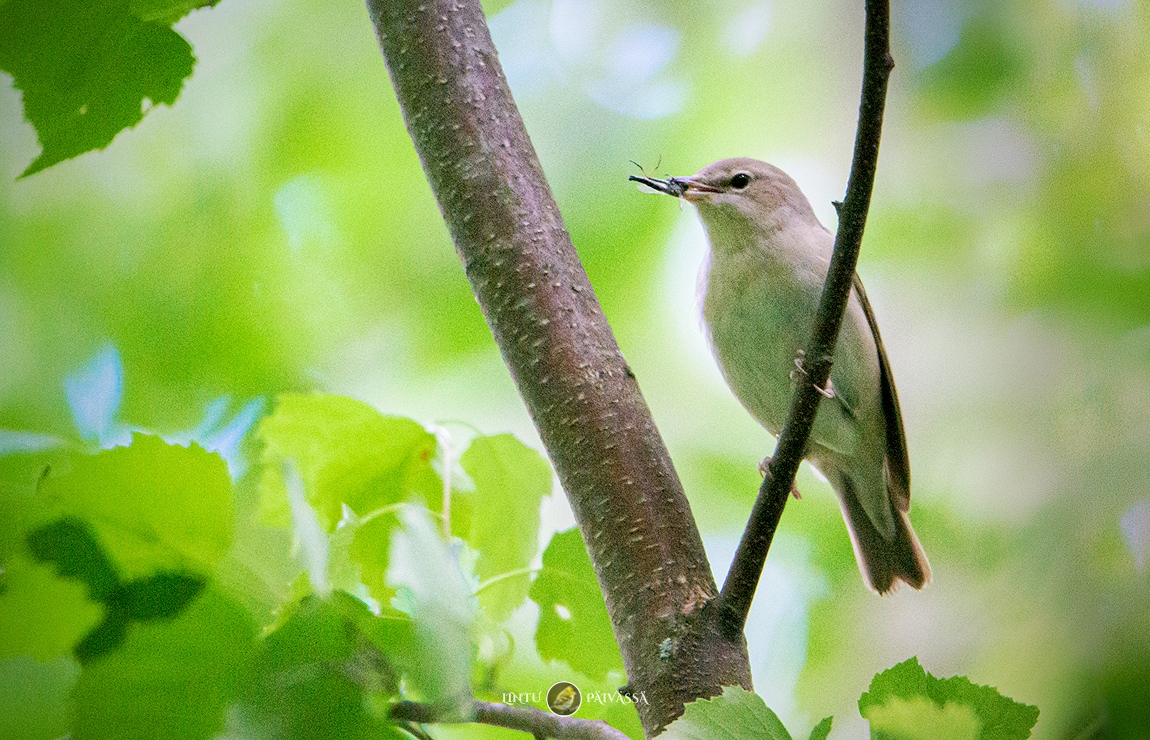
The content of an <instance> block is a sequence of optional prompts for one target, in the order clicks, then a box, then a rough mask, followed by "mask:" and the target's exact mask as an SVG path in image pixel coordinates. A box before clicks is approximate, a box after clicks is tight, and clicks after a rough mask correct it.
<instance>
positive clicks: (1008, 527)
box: [0, 0, 1150, 739]
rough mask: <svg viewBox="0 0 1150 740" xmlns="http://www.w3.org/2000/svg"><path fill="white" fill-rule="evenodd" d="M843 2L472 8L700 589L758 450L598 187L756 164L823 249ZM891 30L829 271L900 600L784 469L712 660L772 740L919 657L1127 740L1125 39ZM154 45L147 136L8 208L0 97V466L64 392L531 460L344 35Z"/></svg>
mask: <svg viewBox="0 0 1150 740" xmlns="http://www.w3.org/2000/svg"><path fill="white" fill-rule="evenodd" d="M861 5H862V4H861V3H859V2H852V3H846V2H829V1H828V0H817V1H814V2H790V3H787V2H782V1H781V0H773V1H772V0H709V1H704V0H696V1H694V2H687V1H686V0H683V1H681V2H670V1H668V2H654V1H648V2H641V1H639V0H626V1H620V2H609V1H608V0H518V2H514V3H509V2H491V3H488V4H487V10H488V12H489V17H490V21H491V27H492V32H493V35H494V37H495V40H496V44H497V45H498V47H499V49H500V58H501V61H502V62H503V65H504V67H505V69H506V71H507V74H508V77H509V79H510V82H511V86H512V89H513V91H514V93H515V95H516V99H517V101H518V103H519V105H520V108H521V110H522V113H523V116H524V119H525V121H526V124H527V127H528V130H529V132H530V133H531V136H532V139H533V141H534V143H535V146H536V148H537V149H538V152H539V155H540V158H541V160H542V163H543V166H544V169H545V170H546V172H547V174H548V177H549V178H550V181H551V184H552V187H553V188H554V191H555V194H556V197H557V198H558V200H559V203H560V206H561V208H562V211H563V214H564V217H565V218H566V221H567V225H568V227H569V229H570V230H571V233H572V236H573V238H574V241H575V244H576V246H577V247H578V249H579V252H580V255H581V256H582V258H583V261H584V264H585V265H586V268H587V271H588V273H589V274H590V277H591V280H592V283H593V284H594V285H595V288H596V291H597V293H598V295H599V298H600V300H601V301H602V303H603V306H604V309H605V311H606V313H607V316H608V317H609V319H610V321H611V323H612V326H613V327H614V329H615V331H616V334H617V336H618V339H619V342H620V344H621V346H622V348H623V351H624V353H625V354H626V355H627V357H628V360H629V361H630V363H631V365H632V367H633V368H634V369H635V371H636V373H637V375H638V378H639V381H640V384H641V386H642V388H643V390H644V393H645V395H646V397H647V400H648V402H649V403H650V405H651V407H652V410H653V412H654V414H655V417H656V420H657V422H658V423H659V426H660V429H661V430H662V432H663V434H664V436H665V438H666V440H667V443H668V445H669V446H670V449H671V453H672V456H673V458H674V460H675V462H676V465H677V467H678V469H679V472H680V474H681V476H682V478H683V480H684V483H685V485H686V487H687V491H688V494H689V496H690V498H691V501H692V505H693V507H694V510H695V514H696V516H697V517H698V519H699V524H700V527H701V529H702V531H703V533H704V537H705V540H706V542H707V545H708V551H709V552H710V554H711V556H712V565H713V566H714V568H715V569H716V572H717V573H718V574H719V577H720V578H721V575H722V573H723V572H725V568H726V565H727V563H728V562H729V560H730V557H731V553H732V552H733V549H734V544H735V542H736V541H737V536H738V532H739V530H740V528H741V525H742V522H743V521H744V519H745V517H746V513H747V510H748V508H749V506H750V502H751V500H752V497H753V495H754V492H755V490H756V487H757V480H758V478H757V473H756V470H755V464H756V463H757V462H758V460H759V459H760V458H761V457H762V456H763V455H765V454H767V453H768V452H769V451H770V448H771V444H772V442H771V440H770V438H769V437H768V435H767V434H766V433H765V432H764V431H762V430H761V429H759V428H758V427H757V426H756V425H755V424H754V423H753V422H752V421H751V420H750V419H749V417H747V416H746V414H745V413H744V412H743V411H742V410H741V409H740V408H739V406H738V404H737V402H736V401H735V400H734V399H733V397H732V396H731V395H730V393H729V392H728V391H727V389H726V388H725V386H724V385H723V382H722V379H721V377H720V376H719V374H718V371H717V370H716V369H715V367H714V364H713V362H712V361H711V359H710V356H709V353H708V350H707V347H706V342H705V339H704V338H703V335H702V333H701V331H700V328H699V322H698V320H697V318H696V307H695V278H696V274H697V270H698V266H699V264H700V262H701V261H702V258H703V252H704V243H703V240H702V232H701V229H700V227H699V226H698V225H697V223H696V219H695V217H694V214H693V213H692V212H691V209H690V208H687V209H685V210H680V209H679V208H677V207H676V204H675V203H674V202H672V201H671V200H670V199H666V198H656V197H653V196H646V195H642V194H640V193H638V192H636V191H635V190H634V189H633V188H632V187H630V186H629V184H628V183H627V180H626V177H627V175H628V174H632V173H635V172H637V170H636V168H635V166H634V165H633V164H631V163H630V162H629V160H634V161H636V162H638V163H639V164H640V165H642V166H643V167H645V168H646V169H647V170H648V171H650V172H651V173H653V174H657V175H663V174H665V173H666V174H675V175H684V174H689V173H691V172H693V171H694V170H696V169H698V168H699V167H701V166H703V165H705V164H707V163H709V162H711V161H713V160H716V159H719V158H722V157H727V156H754V157H758V158H762V159H766V160H769V161H771V162H773V163H775V164H777V165H779V166H781V167H782V168H783V169H785V170H787V171H788V172H789V173H790V174H791V175H792V176H794V177H795V178H796V179H797V180H798V182H799V184H800V185H801V186H802V187H803V189H804V191H805V192H806V193H807V195H808V196H809V197H810V199H811V201H812V202H813V203H814V205H815V208H816V211H817V212H818V214H819V215H820V217H821V218H822V219H823V221H824V223H826V224H827V225H828V226H829V227H831V228H833V227H834V210H833V208H832V207H831V205H830V202H831V201H832V200H834V199H838V198H841V196H842V192H843V188H844V184H845V181H846V176H847V172H848V167H849V162H850V156H851V147H852V143H853V136H854V127H855V116H856V111H857V96H858V87H859V80H860V74H861V69H860V66H861V28H862V10H861ZM892 12H893V45H894V49H893V52H894V56H895V59H896V63H897V67H896V69H895V72H894V76H893V77H892V81H891V89H890V95H889V99H888V104H887V118H886V126H885V132H884V138H883V149H882V157H881V160H880V163H879V174H878V180H877V183H876V188H875V196H874V202H873V206H872V211H871V219H870V223H869V225H868V229H867V238H866V240H865V242H864V246H863V252H862V258H861V262H860V265H859V272H860V274H861V275H862V277H863V279H864V280H865V281H866V284H867V287H868V292H869V294H870V297H871V300H872V302H873V303H874V305H875V310H876V313H877V315H878V318H879V322H880V324H881V326H882V329H883V337H884V340H885V342H886V345H887V347H888V350H889V353H890V356H891V362H892V365H893V367H894V372H895V377H896V379H897V383H898V389H899V395H900V398H901V400H902V405H903V413H904V416H905V420H906V425H907V432H908V436H909V440H910V453H911V464H912V470H913V473H914V488H913V494H914V497H913V500H914V509H913V514H912V516H913V520H914V522H915V526H916V529H917V530H918V532H919V535H920V537H921V540H922V542H923V544H924V547H925V548H926V550H927V552H928V554H929V555H930V557H931V562H932V565H933V568H934V583H933V584H932V585H931V586H930V588H929V589H927V590H925V591H923V592H921V593H912V592H903V593H899V594H897V595H895V596H892V597H888V598H883V599H880V598H878V597H876V596H874V595H872V594H871V593H870V592H868V591H866V590H865V589H864V588H863V586H862V583H861V580H860V578H859V576H858V573H857V570H856V568H855V565H854V561H853V556H852V554H851V551H850V545H849V542H848V540H847V536H846V532H845V528H844V527H843V525H842V522H841V518H840V515H839V511H838V507H837V505H836V503H835V502H834V500H833V496H832V494H831V492H830V489H829V487H827V486H826V485H825V484H824V483H822V482H820V481H819V480H818V479H817V478H816V477H815V476H814V475H813V474H812V473H811V471H810V470H809V469H805V468H804V471H803V472H802V473H801V475H800V480H799V486H800V488H801V489H802V490H803V492H804V494H806V495H805V496H804V498H803V500H802V501H799V502H792V504H791V505H790V506H789V507H788V511H787V515H786V517H785V518H784V521H783V524H782V528H781V534H780V536H779V539H778V541H777V544H776V548H775V550H774V551H773V552H772V556H771V560H770V562H769V563H768V566H767V574H766V576H765V578H764V582H763V586H762V588H761V589H760V594H759V599H758V601H757V602H756V606H755V610H754V611H753V613H752V618H751V625H750V628H749V631H748V637H749V640H750V646H751V654H752V662H753V670H754V676H755V683H756V688H757V689H758V691H759V693H761V694H762V695H763V696H764V698H766V700H767V702H768V704H770V705H771V706H772V707H773V708H775V709H776V710H777V711H779V713H780V715H781V716H782V717H783V719H784V720H785V721H786V722H787V724H788V726H791V725H792V724H793V725H795V726H800V727H801V726H804V723H805V725H806V726H809V724H810V723H812V722H813V721H815V720H817V719H819V718H821V717H822V716H825V715H826V714H830V713H832V712H833V713H834V714H835V715H836V720H835V730H834V732H833V733H832V735H831V737H832V738H861V737H865V736H866V732H867V731H866V724H865V722H864V721H863V720H862V719H861V718H859V717H858V710H857V707H856V701H857V698H858V695H859V693H860V692H861V691H862V690H864V689H865V688H866V686H867V684H868V683H869V681H870V678H871V676H873V674H874V673H875V672H876V671H879V670H882V669H884V668H887V667H889V666H891V665H893V664H894V663H896V662H898V661H900V660H903V659H905V658H906V657H909V656H911V655H918V656H919V658H920V660H921V662H922V663H923V665H924V666H925V667H926V668H927V669H928V670H930V671H931V672H932V673H934V674H935V675H939V676H949V675H953V674H965V675H968V676H969V677H970V678H971V679H972V680H973V681H975V682H976V683H987V684H992V685H996V686H998V687H999V688H1000V689H1001V691H1002V692H1003V693H1004V694H1006V695H1008V696H1010V697H1013V698H1014V699H1017V700H1019V701H1022V702H1026V703H1031V704H1036V705H1038V706H1039V707H1040V709H1041V712H1042V714H1041V716H1040V718H1039V721H1038V725H1037V727H1036V729H1035V737H1038V738H1067V739H1073V738H1091V737H1108V736H1109V737H1123V738H1126V737H1129V738H1144V737H1150V129H1148V124H1150V54H1148V52H1147V49H1148V48H1150V5H1148V4H1147V3H1146V2H1143V1H1141V0H1031V1H1030V2H1024V1H1023V0H1008V1H1006V2H995V1H991V0H973V1H969V2H963V1H961V0H920V1H918V2H910V1H909V0H896V1H895V2H894V3H893V8H892ZM176 29H177V30H178V31H179V32H180V33H181V34H183V35H184V36H185V37H186V38H187V39H188V40H189V41H190V42H191V44H192V45H193V47H194V49H195V53H196V56H197V57H198V63H197V66H196V70H195V73H194V75H193V77H192V78H191V79H190V81H189V82H188V83H187V85H186V86H185V89H184V92H183V94H182V95H181V97H180V99H179V100H178V101H177V103H176V104H175V105H174V106H173V107H171V108H168V107H162V106H161V107H158V108H156V109H154V110H153V111H152V112H150V113H149V114H148V115H147V117H146V118H145V119H144V121H143V122H142V123H141V124H140V125H139V126H137V127H136V129H134V130H132V131H128V132H125V133H123V134H121V135H120V136H119V137H118V138H117V139H116V140H115V141H114V143H113V144H112V145H111V146H109V147H108V148H107V149H106V150H105V151H103V152H97V153H90V154H86V155H84V156H82V157H80V158H78V159H76V160H72V161H68V162H64V163H62V164H60V165H57V166H55V167H52V168H51V169H49V170H46V171H44V172H42V173H39V174H37V175H34V176H32V177H30V178H27V179H24V180H16V179H15V178H16V176H17V175H18V174H19V173H20V172H21V171H23V169H24V168H25V167H26V166H27V165H28V163H29V162H30V161H32V159H33V158H34V157H35V156H36V154H37V152H38V147H37V144H36V137H35V133H34V131H33V130H32V129H31V127H30V126H28V125H26V124H25V123H24V122H23V120H22V113H21V105H20V96H19V94H18V93H17V92H16V91H14V90H13V88H12V85H11V79H10V78H9V77H7V76H3V75H0V429H4V430H16V431H27V432H35V433H40V434H50V435H55V436H58V437H64V438H69V439H72V438H77V437H79V436H83V435H89V436H92V435H97V436H99V433H100V432H101V430H98V429H96V430H93V429H92V428H91V423H88V422H86V421H85V418H83V417H84V415H83V413H80V412H77V411H74V410H73V409H76V408H82V407H83V406H84V404H83V403H79V404H77V403H75V402H74V403H73V404H72V408H70V406H69V401H68V397H67V394H66V393H65V385H66V381H67V380H68V379H69V378H71V381H70V383H68V385H69V387H71V388H73V389H77V388H79V389H80V390H79V391H76V392H77V393H81V392H82V391H83V389H84V388H92V387H98V385H99V384H98V383H97V384H96V385H95V386H93V385H91V384H88V385H85V383H84V378H85V377H89V378H90V377H92V376H93V374H95V375H97V376H98V375H99V374H100V373H104V376H105V377H109V378H111V380H110V381H109V382H111V383H113V384H115V383H121V384H122V389H123V391H122V402H121V403H120V406H119V407H118V412H117V414H116V418H117V419H118V420H119V423H121V424H123V425H130V426H134V427H142V428H148V429H153V430H156V431H160V432H164V433H172V432H175V431H177V430H181V429H189V428H194V427H196V426H197V425H201V424H203V423H204V421H205V416H206V415H210V413H209V412H211V413H217V414H218V413H222V411H221V407H220V404H221V403H223V405H224V406H228V407H229V408H230V410H231V412H232V413H235V412H236V411H237V410H239V409H241V408H244V409H245V410H246V412H247V413H249V414H251V413H256V412H257V411H258V409H259V408H261V406H260V400H261V399H263V401H264V403H265V404H270V401H271V399H272V398H274V396H275V395H276V394H278V393H281V392H284V391H289V390H303V389H321V390H326V391H331V392H335V393H343V394H347V395H350V396H353V397H356V398H359V399H363V400H366V401H368V402H370V403H371V404H373V405H375V406H376V407H377V408H379V409H381V410H382V411H384V412H385V413H391V414H406V415H410V416H412V417H414V418H416V419H418V420H420V421H422V422H424V423H428V424H430V423H435V422H444V421H448V420H465V421H467V422H469V423H471V424H474V425H476V426H478V427H479V428H481V429H482V430H483V431H485V432H490V433H495V432H500V431H513V432H515V433H516V434H517V435H519V436H520V437H521V438H523V439H526V440H530V441H531V442H532V443H533V444H535V445H536V446H538V440H537V437H536V436H535V433H534V431H533V429H532V427H531V424H530V420H529V419H528V417H527V414H526V412H525V411H524V409H523V407H522V405H521V403H520V401H519V399H518V397H517V395H516V392H515V389H514V386H513V385H512V383H511V381H510V379H509V377H508V374H507V372H506V370H505V368H504V366H503V364H502V362H501V360H500V358H499V354H498V351H497V350H496V348H495V346H494V344H493V342H492V340H491V337H490V335H489V333H488V330H487V328H486V326H485V324H484V322H483V317H482V315H481V313H480V311H479V309H478V307H477V306H476V304H475V301H474V300H473V298H472V296H471V293H470V289H469V287H468V285H467V283H466V280H465V278H464V276H463V272H462V270H461V269H460V266H459V263H458V260H457V258H456V256H455V254H454V251H453V249H452V247H451V244H450V241H449V240H448V237H447V234H446V230H445V229H444V227H443V224H442V221H441V219H440V216H439V213H438V210H437V208H436V205H435V202H434V200H433V198H432V197H431V194H430V192H429V189H428V187H427V184H426V181H425V180H424V177H423V173H422V171H421V169H420V166H419V162H418V159H417V157H416V155H415V153H414V151H413V149H412V147H411V144H410V141H409V140H408V137H407V134H406V132H405V130H404V128H403V122H402V119H401V117H400V113H399V109H398V106H397V104H396V102H395V98H394V95H393V93H392V90H391V86H390V83H389V81H388V78H387V72H386V69H385V67H384V64H383V61H382V58H381V56H380V53H379V49H378V47H377V44H376V40H375V37H374V35H373V32H372V29H371V26H370V23H369V21H368V18H367V14H366V12H365V9H364V8H363V6H362V4H361V3H358V2H346V3H329V2H319V1H318V0H299V1H298V2H270V1H269V0H255V1H254V2H237V1H236V0H223V2H222V3H221V4H220V5H219V6H218V7H216V8H214V9H210V10H203V11H197V12H194V13H193V14H191V15H190V16H189V17H187V18H185V19H184V20H183V21H181V22H180V23H179V24H177V26H176ZM73 395H74V394H73ZM224 396H227V397H228V399H230V400H227V401H223V402H219V401H217V399H220V398H221V397H224ZM105 400H106V399H105ZM100 402H101V401H100V399H99V398H97V399H95V400H92V399H88V401H87V403H88V404H89V405H91V404H93V403H94V404H96V405H97V406H99V404H100ZM213 402H215V404H216V405H215V406H214V407H213V406H212V404H213ZM253 404H254V405H253ZM264 407H265V408H266V406H264ZM212 409H214V411H213V410H212ZM105 411H106V409H105ZM95 415H96V416H97V417H98V416H99V414H98V413H96V414H95ZM103 431H104V432H107V431H108V430H103ZM550 509H551V510H549V511H548V512H547V515H548V517H549V519H550V522H551V524H552V525H553V526H555V527H561V526H564V525H565V523H566V522H567V521H569V519H568V517H569V513H567V512H566V511H564V508H563V506H562V505H561V504H555V505H552V506H550ZM52 680H58V681H65V680H66V677H63V678H61V677H57V678H55V679H52Z"/></svg>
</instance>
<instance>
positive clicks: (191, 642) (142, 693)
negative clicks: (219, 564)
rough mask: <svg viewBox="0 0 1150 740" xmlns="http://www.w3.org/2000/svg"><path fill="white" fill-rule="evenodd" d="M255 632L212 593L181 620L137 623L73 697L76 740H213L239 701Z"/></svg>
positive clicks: (86, 673)
mask: <svg viewBox="0 0 1150 740" xmlns="http://www.w3.org/2000/svg"><path fill="white" fill-rule="evenodd" d="M255 634H256V627H255V624H254V623H253V622H252V620H251V618H250V617H249V615H248V614H247V612H246V611H244V609H243V608H242V607H240V606H239V605H238V604H237V603H236V602H234V601H233V600H232V599H231V598H229V597H227V596H224V595H222V594H220V593H219V592H217V591H216V590H214V589H212V588H210V587H209V588H208V589H206V590H205V591H204V592H203V593H201V594H200V595H199V596H198V597H197V598H196V599H195V600H194V601H193V602H192V603H191V604H189V605H188V607H187V608H186V609H184V610H183V611H182V612H180V614H179V615H178V616H176V617H175V618H173V619H158V620H151V621H147V622H137V623H133V624H131V625H130V626H129V627H128V630H127V635H126V637H125V639H124V642H123V645H122V646H121V647H120V648H119V649H117V650H115V651H113V652H111V653H109V654H107V655H106V656H104V657H102V658H100V659H99V660H94V661H91V662H89V663H87V664H85V666H84V669H83V671H82V672H81V673H80V678H79V680H78V681H77V683H76V688H75V691H74V693H73V727H72V738H73V740H87V739H88V738H92V739H93V740H96V739H102V738H109V737H117V738H151V739H154V740H185V739H186V740H196V739H199V738H210V737H213V736H215V735H216V734H217V733H219V732H220V731H221V730H222V729H223V727H224V713H225V711H226V709H227V708H228V706H229V705H230V704H231V703H232V702H233V701H234V699H235V698H236V696H237V695H238V693H239V688H240V685H241V683H242V678H243V676H244V673H245V671H246V670H247V668H248V665H249V660H250V658H251V655H252V650H253V648H254V645H255V642H254V641H255Z"/></svg>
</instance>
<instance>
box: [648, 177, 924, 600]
mask: <svg viewBox="0 0 1150 740" xmlns="http://www.w3.org/2000/svg"><path fill="white" fill-rule="evenodd" d="M630 179H632V180H635V181H637V182H639V183H640V185H641V186H644V187H646V188H650V189H653V190H655V191H658V192H661V193H664V194H667V195H672V196H675V197H677V198H681V199H682V200H685V201H687V202H689V203H691V204H693V205H694V206H695V208H696V210H697V212H698V215H699V218H700V220H701V221H702V223H703V228H704V231H705V232H706V236H707V242H708V245H709V247H710V249H709V254H708V258H707V260H706V262H705V263H704V266H703V270H704V272H703V274H702V275H701V278H700V288H701V290H702V313H703V324H704V326H705V328H706V332H707V336H708V339H709V341H710V345H711V350H712V352H713V354H714V356H715V359H716V360H717V362H718V365H719V368H720V370H721V371H722V374H723V377H724V379H725V380H726V382H727V385H728V386H729V387H730V388H731V390H732V391H733V393H734V394H735V396H736V397H737V398H738V400H739V401H740V403H741V404H742V405H743V407H744V408H745V409H746V410H747V411H748V412H749V413H750V414H751V416H752V417H754V419H755V420H756V421H758V422H759V424H761V425H762V426H763V427H765V428H766V429H767V431H768V432H770V433H771V434H772V435H775V436H777V435H778V434H779V431H780V429H781V428H782V426H783V422H784V420H785V419H786V416H787V412H788V410H789V407H790V397H791V393H792V390H793V378H794V373H795V372H804V369H803V347H804V346H805V343H806V342H807V341H809V339H810V337H811V332H812V328H813V326H814V318H815V311H816V309H817V307H818V303H819V296H820V294H821V291H822V286H823V282H824V281H825V279H826V275H827V269H828V267H829V266H830V258H831V254H832V252H833V249H834V236H833V235H832V234H831V232H830V231H828V230H827V229H826V228H825V227H824V226H823V225H822V223H820V222H819V220H818V217H817V216H816V215H815V212H814V209H813V208H811V204H810V201H808V200H807V198H806V196H805V195H803V192H802V190H800V189H799V186H798V184H797V183H795V181H794V180H793V179H791V177H790V176H789V175H787V174H786V173H785V172H783V171H782V170H781V169H779V168H778V167H775V166H774V165H771V164H768V163H766V162H762V161H759V160H757V159H750V158H745V157H744V158H735V159H724V160H721V161H718V162H715V163H713V164H710V165H707V166H706V167H704V168H702V169H701V170H699V171H698V172H696V173H695V174H694V175H691V176H689V177H669V178H665V179H657V178H653V177H647V176H643V177H637V176H632V177H631V178H630ZM834 354H835V356H834V364H833V365H832V367H831V375H830V380H829V382H828V383H827V385H826V387H825V388H823V389H820V390H821V392H822V393H823V395H824V396H825V398H824V399H822V401H821V402H820V403H819V409H818V413H817V415H816V417H815V423H814V427H813V429H812V432H811V437H810V441H808V443H807V449H806V452H805V455H804V457H805V459H806V460H807V461H808V462H810V463H812V464H813V465H814V466H815V467H816V468H817V469H818V470H819V471H820V472H821V473H822V474H823V476H824V477H825V478H826V479H827V480H828V482H829V483H830V485H831V487H832V488H833V489H834V492H835V494H836V496H837V498H838V501H839V506H840V508H841V509H842V513H843V518H844V519H845V521H846V525H847V530H848V531H849V533H850V539H851V544H852V547H853V549H854V553H855V559H856V560H857V561H858V565H859V570H860V571H861V573H862V575H863V580H864V582H865V583H866V585H868V586H869V587H870V588H871V589H872V590H874V591H876V592H878V593H879V594H886V593H888V592H890V591H892V590H893V589H894V588H895V587H896V586H897V585H898V584H899V583H900V582H902V583H906V584H908V585H909V586H911V587H913V588H915V589H921V588H922V587H923V586H924V585H926V584H927V583H928V582H929V581H930V564H929V562H928V560H927V558H926V554H925V553H924V552H923V549H922V546H921V545H920V544H919V541H918V537H917V536H916V535H915V532H914V529H913V528H912V527H911V523H910V518H909V516H908V515H909V512H910V462H909V457H908V455H907V447H906V435H905V432H904V430H903V423H902V412H901V410H900V408H899V403H898V395H897V393H896V391H895V385H894V377H893V376H892V374H891V368H890V362H889V360H888V359H887V355H886V349H885V348H884V347H883V343H882V338H881V337H880V336H879V330H878V324H877V323H876V321H875V315H874V311H873V310H872V309H871V305H870V302H869V301H868V300H867V296H866V291H865V290H864V289H863V284H862V281H861V280H859V277H858V275H857V274H856V275H855V276H854V281H853V288H852V290H851V295H850V300H849V302H848V304H847V310H846V315H845V316H844V318H843V324H842V328H841V329H840V331H839V336H838V341H837V343H836V345H835V353H834ZM769 459H770V458H768V459H767V460H764V461H763V463H762V464H761V465H760V471H762V472H764V474H765V473H766V472H767V467H766V465H767V463H768V462H769Z"/></svg>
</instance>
